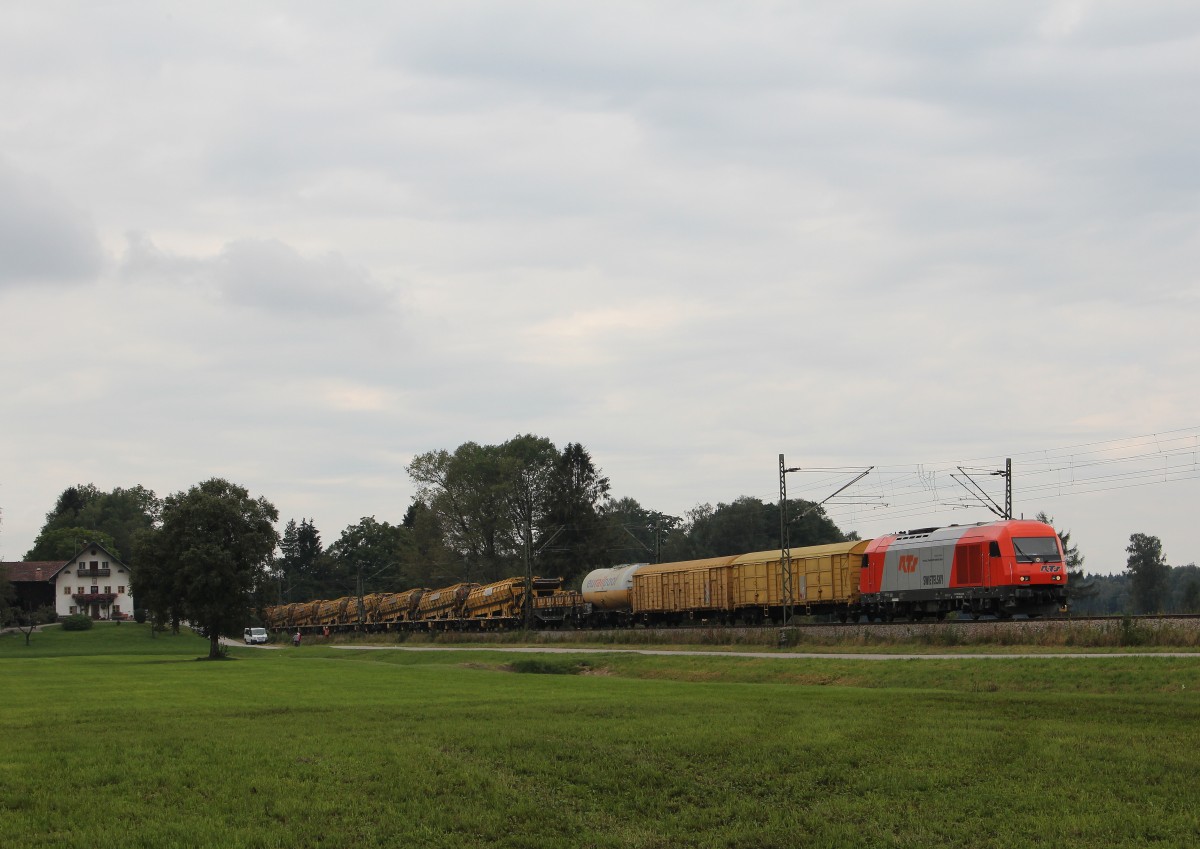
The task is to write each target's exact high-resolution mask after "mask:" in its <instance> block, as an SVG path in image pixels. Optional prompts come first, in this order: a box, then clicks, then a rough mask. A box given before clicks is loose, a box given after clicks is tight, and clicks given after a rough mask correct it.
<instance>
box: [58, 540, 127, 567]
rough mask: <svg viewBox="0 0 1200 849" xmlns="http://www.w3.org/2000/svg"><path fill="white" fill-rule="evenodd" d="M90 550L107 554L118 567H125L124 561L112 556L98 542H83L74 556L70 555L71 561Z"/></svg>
mask: <svg viewBox="0 0 1200 849" xmlns="http://www.w3.org/2000/svg"><path fill="white" fill-rule="evenodd" d="M91 548H98V549H100V550H101V551H103V552H104V553H105V554H107V555H108V556H109V557H110V558H111V559H112V560H113V561H114V562H115V563H117V564H118V565H120V566H124V565H125V563H124V561H122V560H121V558H120V557H117V555H115V554H113V553H112V552H111V551H109V550H108V549H107V548H105V547H104V546H103V545H102V544H100V543H98V542H85V543H84V544H83V545H81V546H79V550H78V551H76V552H75V553H74V554H72V555H71V560H75V559H76V558H77V557H79V555H81V554H83V553H84V552H85V551H87V550H88V549H91ZM71 560H68V561H67V562H66V563H64V564H63V565H64V566H66V565H67V563H70V562H71Z"/></svg>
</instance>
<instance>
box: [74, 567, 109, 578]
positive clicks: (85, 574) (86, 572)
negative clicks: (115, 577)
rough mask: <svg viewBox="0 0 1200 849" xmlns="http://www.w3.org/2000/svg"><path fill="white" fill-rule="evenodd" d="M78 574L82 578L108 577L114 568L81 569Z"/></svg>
mask: <svg viewBox="0 0 1200 849" xmlns="http://www.w3.org/2000/svg"><path fill="white" fill-rule="evenodd" d="M77 574H78V575H79V577H81V578H107V577H108V576H109V575H111V574H112V569H100V568H96V569H79V570H78V573H77Z"/></svg>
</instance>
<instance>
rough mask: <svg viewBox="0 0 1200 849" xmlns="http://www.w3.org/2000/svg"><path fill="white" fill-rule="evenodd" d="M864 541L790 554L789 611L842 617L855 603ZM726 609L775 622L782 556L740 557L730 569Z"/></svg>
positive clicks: (765, 553) (813, 547) (780, 595)
mask: <svg viewBox="0 0 1200 849" xmlns="http://www.w3.org/2000/svg"><path fill="white" fill-rule="evenodd" d="M869 542H870V540H854V541H851V542H837V543H831V544H829V545H810V546H804V547H802V548H793V549H792V550H791V558H790V559H791V567H792V606H793V609H794V612H796V613H800V614H812V613H828V612H836V613H845V611H846V610H847V609H848V607H850V606H852V605H857V604H858V596H859V589H858V581H859V572H860V570H861V569H862V555H863V553H864V552H865V551H866V550H867V544H868V543H869ZM730 587H731V593H732V607H733V609H734V610H735V611H736V612H737V614H738V616H739V618H741V619H745V620H747V621H761V620H764V619H775V618H779V617H780V616H781V615H782V611H783V552H782V551H759V552H755V553H753V554H743V555H741V556H740V557H737V558H735V559H734V561H733V563H732V564H731V567H730Z"/></svg>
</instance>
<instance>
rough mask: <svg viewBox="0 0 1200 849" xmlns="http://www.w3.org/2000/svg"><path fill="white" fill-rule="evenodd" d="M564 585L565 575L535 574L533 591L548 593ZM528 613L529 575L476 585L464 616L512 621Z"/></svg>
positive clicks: (464, 609)
mask: <svg viewBox="0 0 1200 849" xmlns="http://www.w3.org/2000/svg"><path fill="white" fill-rule="evenodd" d="M560 587H562V578H534V579H533V580H532V588H533V595H534V598H535V599H536V598H537V597H538V596H546V595H550V594H552V593H554V592H555V591H556V590H558V589H559V588H560ZM524 615H525V579H524V578H505V579H504V580H503V581H496V582H495V583H493V584H487V585H486V586H482V587H479V586H477V587H475V588H474V589H473V590H471V591H470V592H469V593H468V594H467V599H466V601H465V602H463V612H462V618H463V619H467V620H470V621H472V622H475V623H476V624H480V625H483V624H484V623H486V622H488V621H492V622H494V623H502V622H505V621H507V622H508V623H512V622H513V621H515V620H520V619H521V618H523V617H524Z"/></svg>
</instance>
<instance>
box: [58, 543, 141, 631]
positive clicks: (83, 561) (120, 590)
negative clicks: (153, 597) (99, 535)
mask: <svg viewBox="0 0 1200 849" xmlns="http://www.w3.org/2000/svg"><path fill="white" fill-rule="evenodd" d="M130 585H131V578H130V571H129V567H128V566H126V565H125V564H124V563H122V562H121V561H120V560H118V559H117V558H116V557H115V556H114V555H112V554H110V553H109V551H108V549H107V548H105V547H104V546H103V545H101V544H100V543H98V542H92V543H88V544H86V545H85V546H84V547H83V548H81V549H80V550H79V551H77V552H76V553H75V556H74V557H72V558H71V559H70V560H68V561H67V563H66V565H65V566H64V567H63V569H62V571H60V572H59V573H58V575H57V576H55V589H54V598H55V604H54V608H55V610H56V611H57V612H58V615H59V616H69V615H70V614H72V613H86V614H87V615H89V616H91V617H92V618H93V619H113V618H116V619H124V618H127V617H129V616H131V615H132V614H133V594H132V591H131V588H130Z"/></svg>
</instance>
